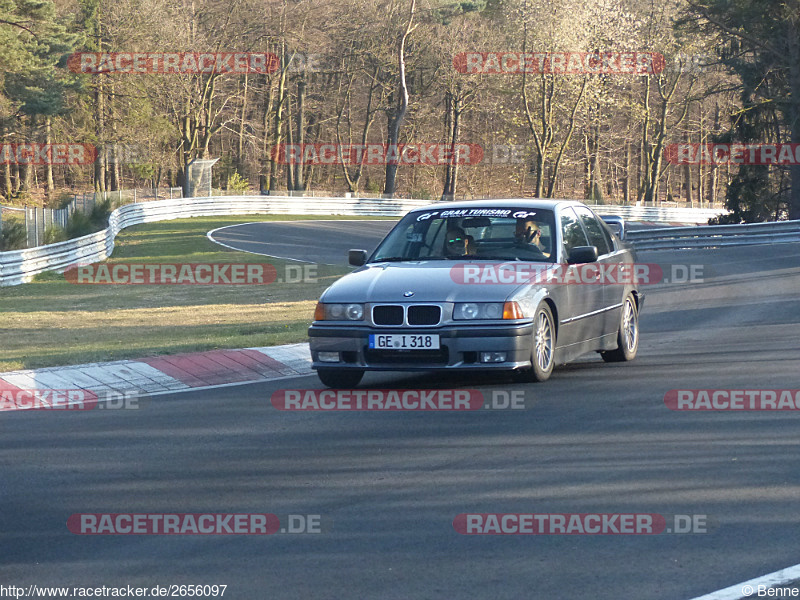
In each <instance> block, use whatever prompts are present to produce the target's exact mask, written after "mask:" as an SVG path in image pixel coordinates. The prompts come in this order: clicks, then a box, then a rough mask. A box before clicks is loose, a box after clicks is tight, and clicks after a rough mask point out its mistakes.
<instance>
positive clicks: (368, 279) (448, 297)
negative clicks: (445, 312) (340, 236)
mask: <svg viewBox="0 0 800 600" xmlns="http://www.w3.org/2000/svg"><path fill="white" fill-rule="evenodd" d="M469 264H470V265H478V266H480V267H481V268H484V269H485V268H490V266H491V265H499V264H501V263H493V262H488V261H480V262H476V263H469ZM465 265H467V263H466V262H464V261H438V260H437V261H420V262H402V263H399V262H398V263H374V264H370V265H367V266H365V267H361V268H359V269H358V270H356V271H354V272H352V273H350V274H349V275H345V276H344V277H342V278H341V279H339V280H338V281H337V282H336V283H334V284H333V285H332V286H331V287H329V288H328V289H327V290H326V291H325V293H324V294H323V296H322V298H321V299H322V301H323V302H502V301H504V300H507V299H509V298H510V297H511V295H512V294H513V293H514V292H515V291H516V290H518V289H520V288H522V287H525V286H526V285H527V284H523V285H520V284H519V283H511V284H504V283H494V282H491V283H463V281H464V278H463V268H464V266H465ZM459 270H461V272H459ZM407 292H413V295H412V296H405V294H406V293H407Z"/></svg>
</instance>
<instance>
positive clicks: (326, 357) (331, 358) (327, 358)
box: [317, 352, 339, 362]
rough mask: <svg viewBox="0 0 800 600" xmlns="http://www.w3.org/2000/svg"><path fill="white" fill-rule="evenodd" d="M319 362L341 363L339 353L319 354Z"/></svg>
mask: <svg viewBox="0 0 800 600" xmlns="http://www.w3.org/2000/svg"><path fill="white" fill-rule="evenodd" d="M317 358H319V362H339V353H338V352H318V353H317Z"/></svg>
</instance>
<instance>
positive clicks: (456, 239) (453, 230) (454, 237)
mask: <svg viewBox="0 0 800 600" xmlns="http://www.w3.org/2000/svg"><path fill="white" fill-rule="evenodd" d="M474 254H475V238H473V237H472V236H471V235H467V234H466V232H465V231H464V230H463V229H461V228H460V227H452V226H451V227H448V228H447V235H446V236H445V238H444V255H445V256H472V255H474Z"/></svg>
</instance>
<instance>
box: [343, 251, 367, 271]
mask: <svg viewBox="0 0 800 600" xmlns="http://www.w3.org/2000/svg"><path fill="white" fill-rule="evenodd" d="M347 262H349V263H350V265H351V266H353V267H362V266H364V264H365V263H366V262H367V251H366V250H348V251H347Z"/></svg>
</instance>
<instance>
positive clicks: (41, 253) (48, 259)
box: [0, 196, 719, 286]
mask: <svg viewBox="0 0 800 600" xmlns="http://www.w3.org/2000/svg"><path fill="white" fill-rule="evenodd" d="M428 204H431V202H430V201H428V200H408V199H385V198H304V197H278V196H227V197H224V198H219V197H206V198H183V199H177V200H152V201H149V202H143V203H137V204H127V205H125V206H122V207H120V208H118V209H116V210H115V211H114V212H112V213H111V216H110V218H109V225H108V228H107V229H104V230H103V231H99V232H97V233H93V234H90V235H87V236H83V237H80V238H76V239H73V240H68V241H66V242H59V243H57V244H50V245H48V246H39V247H37V248H28V249H27V250H14V251H10V252H0V286H9V285H18V284H21V283H24V282H27V281H31V280H32V279H33V277H34V276H35V275H37V274H39V273H42V272H44V271H58V272H61V271H64V270H65V269H67V268H68V267H70V266H73V265H77V264H87V263H93V262H98V261H101V260H104V259H106V258H108V257H109V256H110V255H111V253H112V252H113V250H114V239H115V238H116V236H117V234H118V233H119V232H120V231H121V230H122V229H125V228H126V227H130V226H132V225H139V224H141V223H152V222H156V221H166V220H170V219H181V218H187V217H201V216H216V215H246V214H305V215H353V216H356V215H358V216H401V215H403V214H405V213H406V212H408V211H409V210H411V209H413V208H419V207H421V206H426V205H428ZM594 208H596V209H597V211H598V212H600V213H601V214H609V213H610V214H618V215H620V216H622V217H624V218H626V219H632V220H637V219H640V220H641V219H644V220H668V221H676V220H681V219H686V218H687V216H691V215H693V220H698V219H700V222H705V220H707V218H708V217H707V216H706V214H705V212H702V213H697V214H696V213H694V212H692V213H686V211H687V210H691V209H671V208H657V207H637V206H609V205H602V206H598V207H594ZM718 212H719V211H712V213H713V214H718ZM693 220H689V221H688V222H693ZM690 229H693V228H690Z"/></svg>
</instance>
